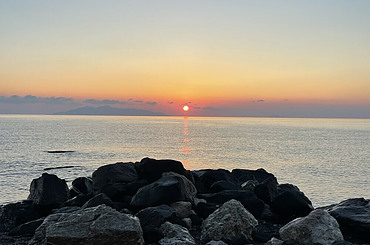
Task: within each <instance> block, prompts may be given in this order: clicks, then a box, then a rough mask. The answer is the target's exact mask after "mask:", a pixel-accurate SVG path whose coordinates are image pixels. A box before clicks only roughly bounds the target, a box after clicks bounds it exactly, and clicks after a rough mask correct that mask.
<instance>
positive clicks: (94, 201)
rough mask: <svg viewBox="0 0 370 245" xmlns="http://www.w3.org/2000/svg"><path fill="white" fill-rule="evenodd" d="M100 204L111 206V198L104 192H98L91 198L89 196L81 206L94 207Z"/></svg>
mask: <svg viewBox="0 0 370 245" xmlns="http://www.w3.org/2000/svg"><path fill="white" fill-rule="evenodd" d="M102 204H105V205H107V206H109V207H112V206H113V202H112V200H110V198H109V197H108V196H107V195H105V194H104V193H100V194H98V195H96V196H94V197H93V198H91V199H90V200H89V201H87V202H86V203H85V204H84V205H83V206H82V208H91V207H96V206H99V205H102Z"/></svg>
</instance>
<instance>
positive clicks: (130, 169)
mask: <svg viewBox="0 0 370 245" xmlns="http://www.w3.org/2000/svg"><path fill="white" fill-rule="evenodd" d="M92 178H93V189H94V193H100V192H104V189H105V188H108V187H109V186H111V185H113V184H115V183H128V182H133V181H136V180H137V179H138V175H137V173H136V170H135V167H134V164H133V163H131V162H128V163H122V162H119V163H115V164H108V165H104V166H101V167H99V168H98V169H97V170H96V171H95V172H94V173H93V174H92Z"/></svg>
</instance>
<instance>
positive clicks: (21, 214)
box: [0, 201, 49, 232]
mask: <svg viewBox="0 0 370 245" xmlns="http://www.w3.org/2000/svg"><path fill="white" fill-rule="evenodd" d="M48 211H49V210H47V211H46V210H44V209H43V208H40V207H38V206H37V205H35V204H34V203H33V202H31V201H23V202H17V203H10V204H6V205H2V206H0V232H8V231H10V230H12V229H14V228H15V227H17V226H19V225H22V224H24V223H27V222H29V221H32V220H37V219H39V218H41V217H43V216H44V215H47V214H48Z"/></svg>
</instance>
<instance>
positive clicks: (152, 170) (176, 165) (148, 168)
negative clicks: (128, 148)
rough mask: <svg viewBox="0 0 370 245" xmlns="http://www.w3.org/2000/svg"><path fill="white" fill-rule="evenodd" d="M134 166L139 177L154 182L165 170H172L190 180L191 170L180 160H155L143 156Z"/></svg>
mask: <svg viewBox="0 0 370 245" xmlns="http://www.w3.org/2000/svg"><path fill="white" fill-rule="evenodd" d="M135 168H136V170H137V173H138V174H139V176H140V178H142V179H147V180H148V181H149V182H154V181H156V180H158V179H160V178H161V177H162V174H163V173H165V172H173V173H177V174H180V175H183V176H185V177H187V178H188V179H189V180H192V175H191V172H189V171H187V170H186V169H185V168H184V166H183V165H182V163H181V162H179V161H175V160H156V159H152V158H144V159H142V160H141V161H140V162H136V163H135Z"/></svg>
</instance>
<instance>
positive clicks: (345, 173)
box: [0, 115, 370, 207]
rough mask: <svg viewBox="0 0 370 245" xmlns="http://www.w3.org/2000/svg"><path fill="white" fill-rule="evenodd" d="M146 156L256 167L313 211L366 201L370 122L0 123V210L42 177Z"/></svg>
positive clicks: (194, 164) (54, 118)
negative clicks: (296, 194)
mask: <svg viewBox="0 0 370 245" xmlns="http://www.w3.org/2000/svg"><path fill="white" fill-rule="evenodd" d="M59 151H63V153H56V152H59ZM64 151H66V152H64ZM144 157H151V158H156V159H175V160H178V161H181V162H182V163H183V165H184V167H185V168H186V169H189V170H197V169H218V168H223V169H228V170H232V169H236V168H241V169H259V168H263V169H265V170H266V171H268V172H270V173H273V174H274V175H275V176H276V178H277V180H278V182H279V183H280V184H282V183H291V184H294V185H296V186H298V187H299V189H300V190H301V191H302V192H304V193H305V195H306V196H307V197H308V198H309V199H310V200H311V201H312V203H313V205H314V207H321V206H326V205H330V204H334V203H338V202H340V201H343V200H345V199H348V198H355V197H364V198H367V199H369V198H370V119H308V118H214V117H212V118H208V117H128V116H60V115H0V168H1V171H0V204H5V203H9V202H15V201H19V200H23V199H26V198H27V196H28V194H29V187H30V183H31V181H32V179H35V178H38V177H39V176H41V175H42V173H44V172H47V173H50V174H55V175H57V176H58V177H60V178H63V179H65V180H66V181H67V183H68V184H69V185H71V182H72V181H73V180H74V179H75V178H77V177H81V176H91V175H92V173H93V172H94V171H95V170H96V169H97V168H99V167H100V166H103V165H106V164H112V163H116V162H137V161H140V160H141V159H142V158H144Z"/></svg>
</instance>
